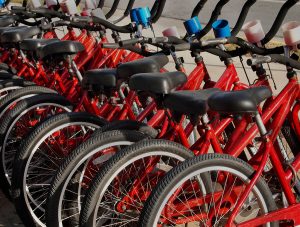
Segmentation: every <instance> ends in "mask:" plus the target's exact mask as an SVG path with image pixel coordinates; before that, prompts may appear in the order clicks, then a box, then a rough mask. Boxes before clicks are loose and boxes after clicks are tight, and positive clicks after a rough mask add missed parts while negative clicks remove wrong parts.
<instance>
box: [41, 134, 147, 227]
mask: <svg viewBox="0 0 300 227" xmlns="http://www.w3.org/2000/svg"><path fill="white" fill-rule="evenodd" d="M146 138H148V136H147V135H144V134H143V133H140V132H138V131H132V130H131V131H129V130H114V131H108V132H103V133H98V134H97V135H93V136H92V137H91V138H90V139H89V140H87V141H86V142H85V143H83V144H82V145H80V146H79V147H78V148H77V149H75V150H74V151H73V152H72V153H71V154H70V155H69V156H68V157H67V158H66V159H65V160H64V162H63V164H62V165H61V166H60V168H59V170H58V172H57V173H56V176H55V178H54V179H53V181H52V184H51V189H50V191H49V197H48V199H47V209H46V224H47V226H48V227H52V226H53V227H57V226H60V225H59V212H60V211H59V204H60V196H61V194H62V192H63V191H64V186H65V185H66V187H67V186H68V187H71V188H74V187H77V188H78V187H79V186H78V183H77V182H76V181H72V179H74V178H76V173H77V170H80V169H81V166H83V165H85V163H86V162H87V160H89V158H90V157H91V156H93V155H94V154H95V153H97V151H99V149H100V148H101V147H102V148H103V147H111V146H112V145H111V144H115V143H116V142H117V143H118V144H119V146H120V145H121V146H122V147H124V146H126V145H129V144H131V143H135V142H138V141H140V140H143V139H146ZM100 151H101V150H100ZM68 178H70V179H68ZM69 182H72V183H73V184H74V185H72V184H69V185H67V184H68V183H69ZM71 205H73V204H71ZM74 206H76V205H74ZM77 207H78V204H77ZM76 211H77V210H76V209H74V212H76ZM77 224H78V217H73V218H72V219H70V220H68V222H67V224H66V226H76V225H77Z"/></svg>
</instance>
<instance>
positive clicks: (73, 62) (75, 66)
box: [70, 58, 83, 82]
mask: <svg viewBox="0 0 300 227" xmlns="http://www.w3.org/2000/svg"><path fill="white" fill-rule="evenodd" d="M70 60H71V67H72V69H73V70H74V72H75V74H76V76H77V78H78V80H79V82H82V79H83V77H82V75H81V72H80V71H79V69H78V67H77V65H76V63H75V61H74V59H73V58H71V59H70Z"/></svg>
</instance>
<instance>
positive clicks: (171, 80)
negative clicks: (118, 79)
mask: <svg viewBox="0 0 300 227" xmlns="http://www.w3.org/2000/svg"><path fill="white" fill-rule="evenodd" d="M186 80H187V77H186V75H185V74H184V73H183V72H167V73H159V72H158V73H139V74H135V75H133V76H132V77H131V78H130V80H129V87H130V88H131V89H133V90H137V91H148V92H151V93H155V94H169V93H170V92H171V91H172V90H174V89H175V88H176V87H178V86H179V85H182V84H184V83H185V82H186Z"/></svg>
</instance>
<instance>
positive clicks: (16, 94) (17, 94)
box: [0, 86, 57, 119]
mask: <svg viewBox="0 0 300 227" xmlns="http://www.w3.org/2000/svg"><path fill="white" fill-rule="evenodd" d="M43 93H48V94H57V92H56V91H54V90H52V89H50V88H46V87H41V86H29V87H24V88H20V89H18V90H15V91H12V92H11V93H9V94H8V95H7V96H5V97H4V98H3V99H1V100H0V119H1V118H2V117H3V116H4V113H5V112H6V111H7V110H8V109H9V108H10V106H12V105H14V104H16V102H18V101H20V100H23V99H26V98H29V97H31V96H34V95H37V94H43Z"/></svg>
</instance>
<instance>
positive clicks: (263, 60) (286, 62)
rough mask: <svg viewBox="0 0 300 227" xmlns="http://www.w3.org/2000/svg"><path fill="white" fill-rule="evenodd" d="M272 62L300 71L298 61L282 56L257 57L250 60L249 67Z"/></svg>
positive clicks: (248, 61)
mask: <svg viewBox="0 0 300 227" xmlns="http://www.w3.org/2000/svg"><path fill="white" fill-rule="evenodd" d="M270 62H275V63H279V64H282V65H287V66H290V67H292V68H295V69H299V70H300V62H298V61H296V60H294V59H292V58H288V57H285V56H282V55H280V54H270V55H268V56H259V57H256V58H254V59H248V60H247V64H248V65H249V66H253V65H257V64H263V63H270Z"/></svg>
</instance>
